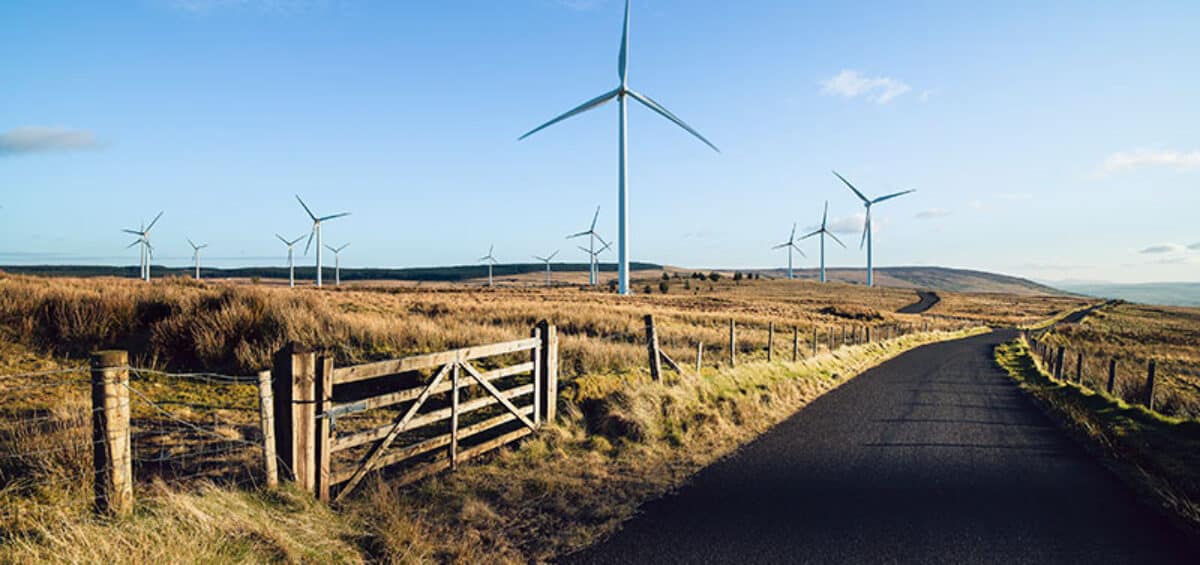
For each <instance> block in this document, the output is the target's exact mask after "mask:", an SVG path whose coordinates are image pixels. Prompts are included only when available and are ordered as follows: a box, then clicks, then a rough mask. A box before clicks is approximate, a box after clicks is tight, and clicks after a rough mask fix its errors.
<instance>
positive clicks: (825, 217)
mask: <svg viewBox="0 0 1200 565" xmlns="http://www.w3.org/2000/svg"><path fill="white" fill-rule="evenodd" d="M828 223H829V201H828V200H826V201H825V214H824V215H823V216H821V229H819V230H817V231H814V232H812V233H810V234H808V235H806V236H804V237H802V238H800V241H804V240H806V239H808V238H810V237H813V236H815V235H820V236H821V282H825V236H827V235H828V236H829V237H832V238H833V240H834V241H836V242H837V244H838V245H840V246H842V248H843V249H844V248H845V247H846V244H845V243H842V240H840V239H838V238H837V236H836V235H833V232H831V231H829V230H828V229H826V227H825V226H826V225H827V224H828Z"/></svg>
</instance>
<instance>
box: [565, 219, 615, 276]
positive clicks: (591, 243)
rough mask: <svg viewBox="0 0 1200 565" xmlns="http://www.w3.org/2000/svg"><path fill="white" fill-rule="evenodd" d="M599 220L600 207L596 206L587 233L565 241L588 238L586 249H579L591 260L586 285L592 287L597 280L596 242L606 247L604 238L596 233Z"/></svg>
mask: <svg viewBox="0 0 1200 565" xmlns="http://www.w3.org/2000/svg"><path fill="white" fill-rule="evenodd" d="M599 219H600V207H599V206H596V214H595V215H594V216H592V227H590V228H588V229H587V231H581V232H579V233H575V234H571V235H568V236H567V239H574V238H576V237H583V236H585V235H586V236H588V246H587V249H583V248H582V247H580V249H583V250H584V251H586V252H587V254H588V257H589V258H590V259H591V262H590V263H589V264H588V284H590V285H592V286H596V279H597V278H598V275H597V273H596V255H598V253H596V240H600V243H602V244H604V245H605V246H607V245H608V243H606V242H605V241H604V238H602V237H600V234H598V233H596V220H599Z"/></svg>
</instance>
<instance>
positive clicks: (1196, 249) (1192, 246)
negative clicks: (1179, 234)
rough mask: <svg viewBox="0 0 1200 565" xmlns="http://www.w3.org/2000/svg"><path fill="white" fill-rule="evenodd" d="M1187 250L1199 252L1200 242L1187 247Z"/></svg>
mask: <svg viewBox="0 0 1200 565" xmlns="http://www.w3.org/2000/svg"><path fill="white" fill-rule="evenodd" d="M1188 249H1191V250H1192V251H1200V242H1198V243H1193V244H1191V245H1189V246H1188Z"/></svg>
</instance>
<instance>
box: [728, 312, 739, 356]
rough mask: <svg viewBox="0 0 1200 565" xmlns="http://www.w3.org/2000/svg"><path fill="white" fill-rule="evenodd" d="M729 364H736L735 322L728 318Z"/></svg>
mask: <svg viewBox="0 0 1200 565" xmlns="http://www.w3.org/2000/svg"><path fill="white" fill-rule="evenodd" d="M729 366H730V367H736V366H737V322H735V321H733V320H729Z"/></svg>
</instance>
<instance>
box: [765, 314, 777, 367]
mask: <svg viewBox="0 0 1200 565" xmlns="http://www.w3.org/2000/svg"><path fill="white" fill-rule="evenodd" d="M774 360H775V322H767V363H770V362H771V361H774Z"/></svg>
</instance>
